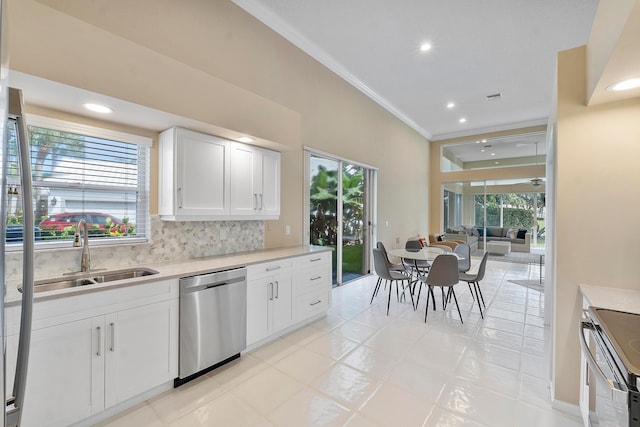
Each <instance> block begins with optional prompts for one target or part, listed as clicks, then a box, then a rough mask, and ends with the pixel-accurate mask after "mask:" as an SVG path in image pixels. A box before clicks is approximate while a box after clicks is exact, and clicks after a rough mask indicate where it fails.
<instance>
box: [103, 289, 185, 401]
mask: <svg viewBox="0 0 640 427" xmlns="http://www.w3.org/2000/svg"><path fill="white" fill-rule="evenodd" d="M177 315H178V306H176V304H175V302H174V301H162V302H158V303H155V304H149V305H145V306H143V307H137V308H132V309H129V310H123V311H119V312H117V313H112V314H109V315H108V316H107V318H106V325H105V326H106V330H105V339H106V342H105V344H106V345H105V361H106V363H105V364H106V366H105V405H106V406H107V407H109V406H112V405H115V404H117V403H120V402H123V401H125V400H127V399H129V398H131V397H133V396H136V395H138V394H140V393H143V392H145V391H147V390H150V389H152V388H154V387H156V386H157V385H160V384H162V383H164V382H167V381H169V380H171V379H173V378H175V376H176V375H175V370H174V369H173V366H172V357H171V356H172V353H174V350H173V346H175V345H176V341H175V339H172V337H175V335H176V333H177V331H176V330H174V331H172V328H175V326H176V325H177V323H176V322H175V321H174V320H175V318H176V317H177Z"/></svg>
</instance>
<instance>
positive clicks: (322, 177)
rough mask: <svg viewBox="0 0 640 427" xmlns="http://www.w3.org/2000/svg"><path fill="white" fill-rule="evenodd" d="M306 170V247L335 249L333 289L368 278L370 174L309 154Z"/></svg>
mask: <svg viewBox="0 0 640 427" xmlns="http://www.w3.org/2000/svg"><path fill="white" fill-rule="evenodd" d="M308 169H309V192H308V201H309V203H308V207H309V216H308V217H309V243H310V244H312V245H319V246H329V247H332V248H333V249H334V252H333V275H334V276H333V283H334V285H339V284H342V283H345V282H348V281H350V280H354V279H357V278H358V277H361V276H363V275H365V274H368V273H369V265H370V261H369V256H368V254H369V253H370V251H371V241H372V237H371V227H370V224H371V219H370V212H371V211H372V210H371V200H372V197H371V194H370V193H371V190H370V189H371V181H372V176H373V171H372V170H371V169H368V168H366V167H363V166H361V165H356V164H353V163H351V162H347V161H345V160H341V159H335V158H329V157H326V156H320V155H317V154H311V153H309V155H308Z"/></svg>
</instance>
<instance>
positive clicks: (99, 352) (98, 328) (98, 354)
mask: <svg viewBox="0 0 640 427" xmlns="http://www.w3.org/2000/svg"><path fill="white" fill-rule="evenodd" d="M96 331H98V351H97V352H96V356H98V357H100V356H101V354H102V330H101V329H100V326H97V327H96Z"/></svg>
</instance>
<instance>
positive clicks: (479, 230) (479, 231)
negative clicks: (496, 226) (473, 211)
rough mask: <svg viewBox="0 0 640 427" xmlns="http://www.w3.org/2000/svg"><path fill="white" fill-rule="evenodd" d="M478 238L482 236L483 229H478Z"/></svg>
mask: <svg viewBox="0 0 640 427" xmlns="http://www.w3.org/2000/svg"><path fill="white" fill-rule="evenodd" d="M478 236H480V237H482V236H484V228H478Z"/></svg>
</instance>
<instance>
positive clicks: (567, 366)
mask: <svg viewBox="0 0 640 427" xmlns="http://www.w3.org/2000/svg"><path fill="white" fill-rule="evenodd" d="M586 56H587V55H586V49H585V48H584V47H581V48H576V49H572V50H569V51H565V52H561V53H560V54H559V56H558V82H557V84H558V93H557V97H558V105H557V151H556V158H555V162H556V174H557V175H556V187H555V192H556V194H555V197H554V200H555V203H556V207H555V220H554V222H555V224H554V227H553V229H554V230H555V257H556V259H555V260H554V261H555V265H556V273H555V312H554V317H555V320H554V322H553V324H554V340H555V343H554V344H555V348H556V349H557V351H556V352H555V354H554V373H553V381H554V388H555V390H554V391H555V393H554V394H555V398H556V399H558V400H561V401H564V402H568V403H571V404H577V402H578V396H579V371H580V368H579V360H580V347H579V344H578V321H579V319H580V316H581V312H580V309H581V304H582V300H581V296H580V294H579V290H578V285H579V284H580V283H586V284H591V285H599V286H611V287H617V288H629V289H638V290H640V282H639V281H638V280H637V270H638V268H637V260H638V259H640V244H639V243H640V227H638V215H639V212H640V172H639V168H638V161H639V160H638V159H640V120H639V118H640V98H634V99H630V100H627V101H618V102H614V103H610V104H602V105H597V106H592V107H587V106H586V97H587V76H586V74H587V73H586Z"/></svg>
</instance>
